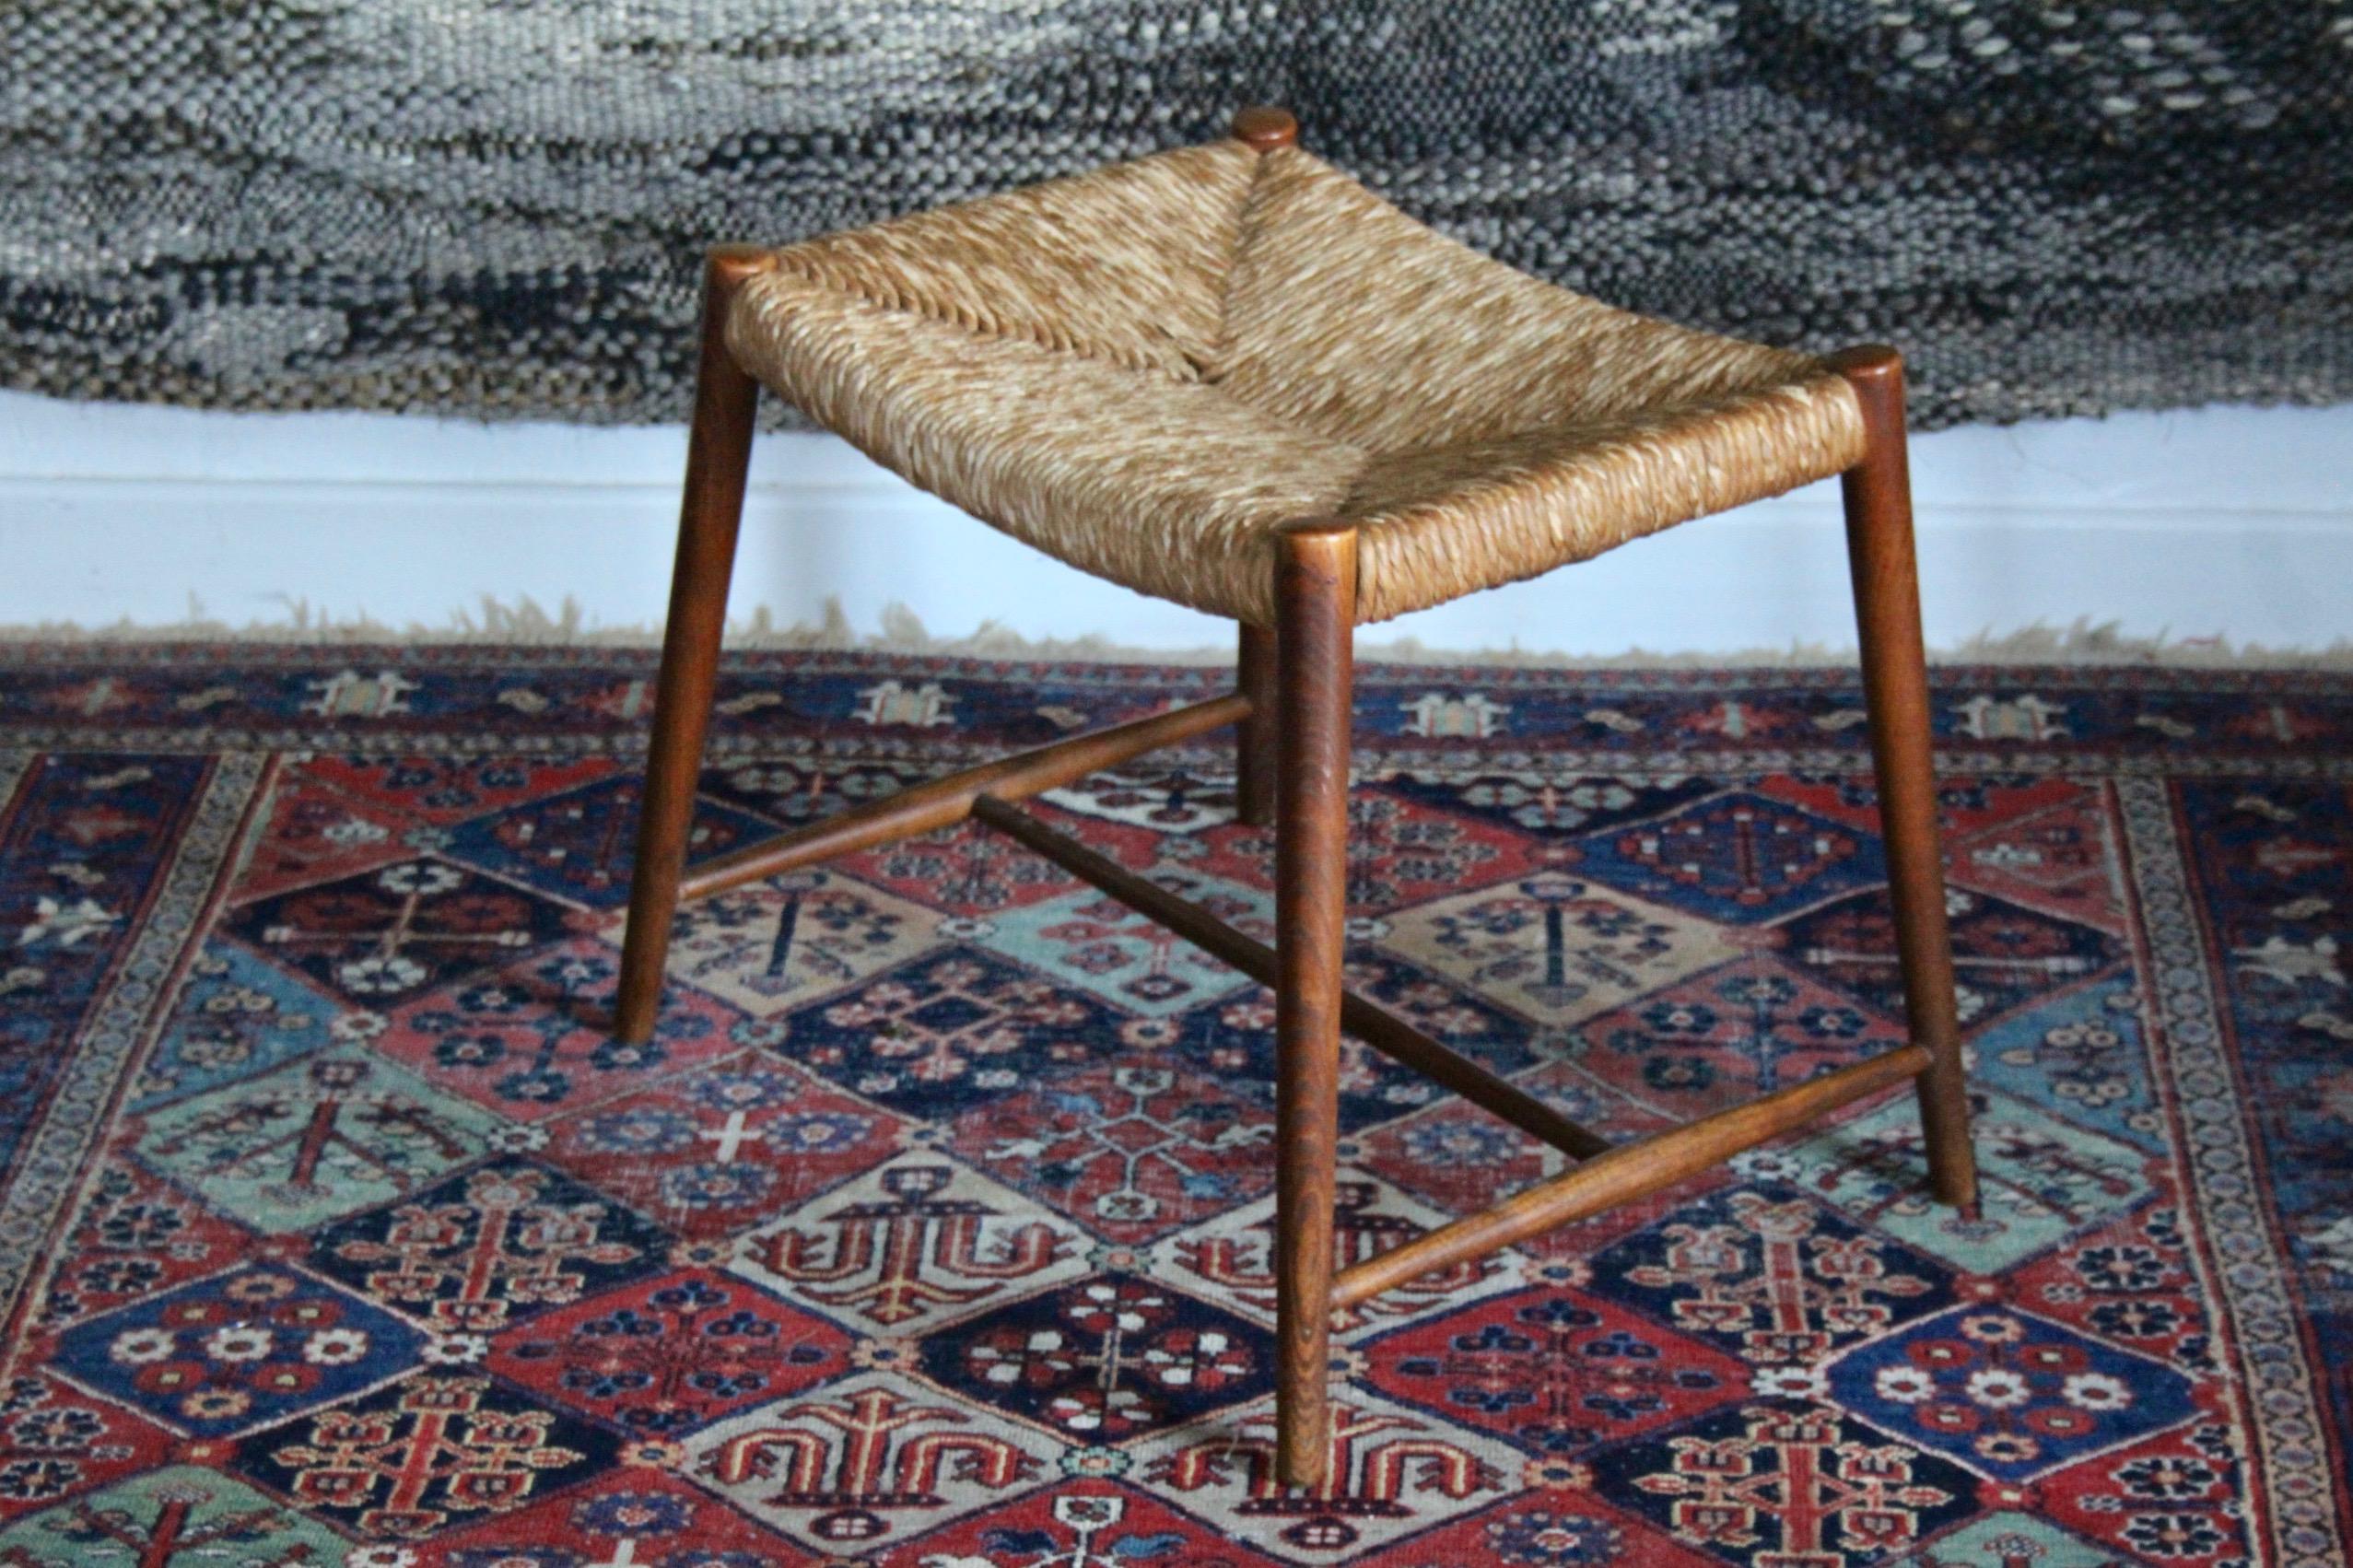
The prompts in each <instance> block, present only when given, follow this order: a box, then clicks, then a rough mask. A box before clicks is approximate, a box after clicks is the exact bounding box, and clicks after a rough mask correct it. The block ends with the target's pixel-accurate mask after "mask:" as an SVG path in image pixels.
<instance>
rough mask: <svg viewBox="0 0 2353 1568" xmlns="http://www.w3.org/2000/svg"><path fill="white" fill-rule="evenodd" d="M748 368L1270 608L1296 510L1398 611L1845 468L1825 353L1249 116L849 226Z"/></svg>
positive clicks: (1844, 425) (1021, 520) (1266, 622)
mask: <svg viewBox="0 0 2353 1568" xmlns="http://www.w3.org/2000/svg"><path fill="white" fill-rule="evenodd" d="M772 263H773V264H772V265H770V266H769V267H768V268H767V270H765V271H763V272H761V273H760V274H759V275H756V276H754V277H752V278H750V279H748V280H747V281H746V282H745V283H744V285H743V287H742V289H741V290H740V291H739V292H738V293H737V294H736V296H735V299H734V303H733V307H732V311H731V313H730V316H729V318H728V321H727V323H726V333H727V345H728V347H729V348H730V350H731V351H732V354H733V355H734V357H735V358H736V359H737V360H738V362H740V363H741V364H742V365H743V367H744V369H747V370H749V371H750V372H751V373H752V374H753V375H754V376H755V377H757V378H758V379H759V380H761V381H763V382H765V383H766V384H767V386H768V387H770V388H772V389H773V390H775V391H776V392H778V393H779V394H780V395H782V396H783V397H784V398H786V399H787V400H788V401H790V402H791V403H793V404H796V405H798V406H799V407H800V408H802V410H803V411H805V412H806V413H807V414H809V415H811V416H812V417H813V418H814V420H815V421H816V422H817V423H818V424H820V425H822V426H824V427H826V428H828V429H831V430H834V431H836V432H837V433H839V434H840V435H842V436H844V437H846V438H848V439H849V440H850V441H851V442H853V443H854V444H856V445H857V446H858V447H859V448H860V450H862V451H865V452H866V453H867V455H868V456H870V457H872V458H873V459H875V460H876V461H877V462H881V463H883V464H884V466H886V467H889V468H891V469H893V470H896V472H897V473H899V474H903V475H905V476H906V477H907V478H908V479H909V480H911V481H913V482H914V483H915V484H917V485H919V486H922V487H923V488H925V489H927V490H931V491H932V492H934V493H935V494H937V495H939V496H942V497H944V498H946V499H947V500H949V501H951V502H953V503H954V504H955V505H956V506H958V507H960V508H962V509H965V510H966V511H968V512H970V513H972V514H973V515H974V516H976V517H978V518H980V519H982V520H984V521H988V522H989V523H991V524H993V525H994V526H996V527H998V528H1000V529H1001V530H1003V531H1004V532H1007V533H1010V534H1012V535H1013V536H1014V537H1015V538H1018V539H1022V540H1024V541H1026V542H1027V543H1029V544H1033V545H1035V546H1036V547H1037V548H1039V549H1041V550H1044V551H1045V552H1047V553H1048V555H1051V556H1056V557H1058V558H1059V559H1060V560H1063V561H1065V562H1068V563H1069V564H1071V566H1074V567H1077V568H1080V569H1082V570H1084V571H1088V572H1092V573H1094V574H1095V575H1096V576H1098V577H1103V578H1107V579H1111V580H1112V581H1114V582H1118V583H1123V584H1125V585H1126V586H1128V587H1130V588H1132V589H1135V590H1137V591H1141V592H1143V593H1147V594H1151V595H1153V597H1156V598H1161V599H1168V600H1174V601H1176V603H1182V604H1188V605H1190V606H1192V607H1193V608H1195V609H1199V610H1203V611H1207V612H1210V613H1212V614H1222V615H1227V616H1231V617H1233V618H1235V619H1236V620H1240V621H1243V622H1246V623H1248V624H1251V625H1256V626H1270V625H1272V623H1273V620H1274V603H1273V571H1272V562H1273V554H1272V536H1273V534H1274V533H1275V532H1277V531H1278V530H1279V529H1280V528H1281V527H1282V525H1283V524H1284V523H1287V522H1292V521H1298V520H1302V519H1317V518H1320V519H1337V520H1340V521H1345V522H1348V523H1352V524H1353V525H1354V526H1355V528H1356V530H1357V538H1358V549H1357V583H1356V595H1355V616H1356V619H1357V620H1358V621H1359V622H1369V621H1379V620H1385V619H1387V618H1388V617H1390V616H1393V615H1399V614H1404V613H1406V612H1408V611H1411V610H1418V609H1423V608H1426V607H1428V606H1430V605H1434V604H1439V603H1445V602H1446V601H1447V600H1450V599H1455V598H1457V597H1459V596H1461V595H1462V594H1465V593H1469V592H1472V591H1476V590H1479V589H1482V588H1491V587H1493V586H1495V585H1497V584H1499V583H1504V582H1510V581H1514V580H1516V579H1521V578H1527V577H1532V576H1535V575H1537V574H1539V573H1541V572H1545V571H1550V570H1551V569H1552V568H1555V567H1560V566H1563V565H1567V564H1569V563H1571V562H1574V561H1580V560H1584V559H1586V558H1588V557H1590V556H1596V555H1598V554H1600V553H1601V552H1602V551H1604V550H1608V549H1610V548H1612V547H1614V546H1616V545H1618V544H1623V543H1625V542H1626V541H1628V540H1630V539H1634V538H1638V537H1640V536H1642V535H1644V534H1647V533H1652V532H1656V531H1658V530H1660V529H1663V528H1667V527H1669V526H1671V525H1673V524H1675V523H1678V522H1682V521H1687V520H1689V519H1691V518H1694V517H1699V516H1703V515H1704V514H1707V513H1710V512H1715V511H1721V510H1724V509H1727V508H1729V507H1734V506H1738V505H1739V504H1741V503H1742V502H1745V501H1750V500H1754V499H1757V498H1759V497H1763V496H1769V495H1774V494H1778V493H1780V492H1781V491H1784V490H1787V489H1790V488H1792V487H1793V486H1798V485H1802V484H1805V483H1808V482H1809V481H1811V480H1815V479H1820V478H1823V477H1826V476H1828V475H1830V474H1838V473H1841V472H1843V471H1844V470H1845V469H1847V468H1850V467H1852V466H1853V465H1854V464H1855V462H1858V461H1859V460H1860V458H1861V456H1862V453H1863V441H1864V431H1863V421H1862V416H1861V414H1860V411H1859V409H1858V407H1857V404H1856V402H1855V392H1854V391H1853V389H1852V388H1851V387H1850V386H1849V385H1848V383H1847V382H1846V381H1845V380H1844V379H1843V378H1841V377H1840V376H1839V375H1837V374H1836V373H1835V372H1833V371H1832V369H1829V368H1828V367H1826V366H1825V365H1824V364H1823V363H1822V362H1821V361H1820V360H1817V359H1813V358H1810V357H1806V356H1803V355H1799V354H1793V353H1788V352H1785V351H1784V350H1781V349H1775V348H1768V347H1764V346H1762V345H1757V344H1750V343H1744V342H1740V341H1738V340H1736V339H1732V338H1727V337H1721V336H1717V335H1715V334H1712V333H1701V332H1694V331H1692V330H1689V329H1687V328H1683V327H1679V326H1675V325H1672V324H1670V323H1668V322H1661V321H1656V320H1653V319H1651V318H1648V317H1644V316H1639V315H1634V314H1632V313H1629V312H1627V311H1623V310H1614V309H1611V308H1610V307H1609V306H1606V305H1603V304H1600V303H1598V302H1597V301H1595V300H1592V299H1588V298H1585V297H1583V296H1581V295H1577V294H1574V293H1571V292H1570V291H1568V290H1566V289H1563V288H1557V287H1552V286H1551V285H1549V284H1545V283H1541V282H1539V281H1538V280H1536V279H1534V278H1531V277H1528V276H1527V275H1524V274H1521V273H1518V272H1516V271H1514V270H1512V269H1511V268H1509V267H1506V266H1504V265H1502V264H1501V263H1497V262H1494V261H1493V260H1490V259H1489V258H1487V257H1484V256H1481V255H1480V254H1479V253H1478V252H1474V251H1472V250H1470V249H1469V248H1468V247H1466V246H1463V245H1460V244H1457V243H1456V242H1455V241H1453V240H1448V239H1446V237H1444V236H1443V235H1440V234H1438V233H1436V232H1435V231H1434V230H1433V229H1430V228H1426V227H1424V226H1423V225H1422V224H1420V223H1418V222H1416V221H1414V220H1413V219H1412V218H1410V217H1408V216H1405V214H1403V213H1401V212H1399V210H1398V209H1397V208H1395V207H1393V206H1391V205H1388V204H1387V203H1386V202H1383V201H1382V200H1380V199H1379V198H1378V197H1376V196H1375V195H1374V194H1373V193H1371V192H1369V191H1367V190H1366V189H1365V188H1364V186H1362V185H1360V184H1359V183H1357V182H1356V181H1354V180H1352V179H1351V178H1349V177H1348V176H1347V175H1345V174H1342V173H1341V172H1340V171H1339V170H1336V169H1334V168H1332V167H1331V166H1330V165H1329V164H1328V163H1325V162H1324V161H1322V160H1321V159H1319V158H1316V157H1314V156H1313V155H1312V154H1310V153H1307V152H1305V151H1303V150H1301V149H1300V148H1298V147H1297V146H1270V147H1267V148H1265V149H1263V150H1262V149H1260V148H1258V147H1254V146H1250V145H1249V144H1247V142H1245V141H1242V140H1240V139H1238V138H1236V139H1231V140H1227V141H1223V142H1219V143H1215V144H1212V145H1210V146H1196V147H1186V148H1182V149H1179V150H1176V151H1173V152H1167V153H1161V154H1157V155H1154V156H1153V157H1149V158H1141V159H1137V160H1135V161H1133V162H1130V163H1124V164H1117V165H1113V166H1111V167H1109V168H1106V169H1103V170H1095V171H1094V172H1091V173H1086V174H1082V175H1078V176H1075V177H1072V178H1070V179H1064V180H1058V181H1050V182H1048V183H1045V184H1041V185H1035V186H1031V187H1028V188H1026V189H1023V190H1019V191H1015V192H1013V193H1009V194H1006V195H1001V196H995V197H990V198H988V199H986V200H982V201H977V202H971V203H966V204H964V205H956V206H950V207H943V208H939V209H935V210H933V211H931V212H926V213H921V214H919V215H916V216H911V217H906V218H901V219H897V220H895V221H892V222H888V223H884V224H880V225H876V226H874V227H872V228H862V229H856V230H851V231H849V232H845V233H840V234H835V235H829V236H825V237H824V238H821V239H817V240H810V241H807V242H805V243H802V244H797V245H791V246H787V247H784V248H782V249H780V250H778V251H776V252H773V253H772Z"/></svg>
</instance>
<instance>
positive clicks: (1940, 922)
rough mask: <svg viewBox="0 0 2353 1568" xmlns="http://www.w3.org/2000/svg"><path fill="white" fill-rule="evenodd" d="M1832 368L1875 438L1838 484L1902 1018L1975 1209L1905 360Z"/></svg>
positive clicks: (1927, 1123)
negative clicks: (1907, 435)
mask: <svg viewBox="0 0 2353 1568" xmlns="http://www.w3.org/2000/svg"><path fill="white" fill-rule="evenodd" d="M1831 363H1832V367H1833V368H1834V369H1836V370H1837V371H1838V372H1839V373H1840V374H1841V375H1843V376H1844V377H1845V378H1846V380H1848V382H1849V383H1850V384H1852V385H1853V386H1854V388H1855V396H1856V397H1857V398H1858V399H1859V400H1860V401H1861V403H1862V405H1863V422H1864V425H1865V427H1866V428H1867V430H1868V431H1869V435H1870V444H1869V450H1868V451H1867V454H1866V455H1865V457H1864V459H1863V461H1862V462H1861V463H1859V464H1857V465H1856V466H1855V467H1854V468H1852V469H1850V470H1848V471H1847V473H1846V475H1845V477H1844V481H1843V484H1844V494H1845V500H1846V549H1847V559H1848V563H1849V565H1850V567H1851V568H1852V569H1853V572H1854V577H1855V621H1856V624H1857V626H1858V627H1859V629H1860V631H1861V634H1862V644H1863V693H1864V698H1865V700H1866V701H1867V703H1868V705H1869V708H1870V723H1871V760H1872V764H1873V766H1874V767H1875V768H1876V770H1877V772H1878V774H1879V821H1880V831H1881V833H1882V835H1883V836H1884V837H1885V840H1886V844H1887V861H1888V890H1889V895H1890V898H1891V901H1892V903H1893V905H1894V907H1895V928H1896V950H1897V954H1898V956H1899V959H1900V961H1901V963H1902V967H1903V998H1904V1009H1905V1012H1906V1014H1907V1015H1908V1018H1909V1020H1910V1024H1911V1030H1912V1042H1913V1044H1914V1045H1916V1046H1921V1047H1926V1050H1927V1052H1928V1055H1929V1066H1928V1068H1927V1070H1926V1071H1924V1072H1923V1073H1922V1074H1921V1075H1920V1080H1919V1087H1920V1119H1921V1124H1922V1127H1923V1129H1924V1130H1925V1132H1926V1138H1927V1144H1928V1176H1929V1184H1930V1186H1931V1187H1932V1188H1934V1189H1935V1192H1936V1195H1937V1198H1939V1199H1942V1200H1943V1201H1945V1202H1947V1203H1950V1204H1954V1205H1957V1206H1960V1207H1962V1208H1969V1207H1972V1206H1973V1205H1974V1204H1975V1203H1976V1201H1977V1158H1976V1153H1975V1151H1974V1150H1973V1148H1972V1147H1971V1144H1970V1139H1969V1086H1968V1083H1967V1081H1966V1079H1965V1077H1964V1075H1963V1073H1962V1071H1961V1018H1960V1012H1959V1008H1958V1004H1957V1002H1956V1000H1955V998H1954V993H1953V964H1952V939H1951V935H1950V933H1949V930H1948V929H1947V924H1946V919H1945V875H1944V857H1943V850H1942V849H1941V848H1940V847H1939V845H1938V842H1937V779H1936V772H1935V768H1934V765H1933V763H1932V761H1931V757H1930V753H1929V708H1928V672H1927V663H1926V658H1925V656H1924V653H1923V650H1922V647H1921V633H1920V582H1919V568H1918V566H1917V564H1916V562H1915V560H1914V550H1913V539H1912V481H1911V474H1910V467H1909V463H1908V461H1907V458H1906V454H1905V450H1904V433H1903V358H1902V356H1901V355H1899V354H1898V353H1897V352H1896V351H1895V350H1894V349H1892V348H1885V347H1879V346H1871V347H1864V348H1853V349H1849V350H1847V351H1846V352H1845V353H1844V354H1840V355H1838V356H1836V357H1833V358H1832V361H1831Z"/></svg>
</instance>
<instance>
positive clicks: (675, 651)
mask: <svg viewBox="0 0 2353 1568" xmlns="http://www.w3.org/2000/svg"><path fill="white" fill-rule="evenodd" d="M767 264H769V263H768V257H767V253H766V252H758V251H740V250H734V249H729V250H722V251H717V252H713V253H712V255H711V258H710V262H709V264H708V266H707V268H706V269H705V271H704V275H703V336H702V360H701V364H700V366H699V368H698V369H697V375H696V381H695V423H694V427H693V429H692V431H691V432H690V434H689V435H688V437H687V440H686V484H685V498H684V500H683V502H682V504H681V507H680V510H679V519H678V556H677V561H676V564H675V566H674V567H673V569H672V572H671V578H670V619H669V621H668V623H667V625H666V626H664V628H663V631H662V638H661V684H660V685H659V686H658V688H657V689H656V691H655V693H654V704H653V743H652V746H651V749H650V751H649V753H648V755H647V758H646V791H645V800H644V803H643V804H642V806H641V807H640V808H639V810H638V850H637V864H636V866H635V868H634V870H633V873H632V875H631V878H630V883H629V923H628V929H627V932H626V935H625V936H624V937H623V939H622V946H621V994H620V997H619V1000H618V1002H617V1004H616V1006H615V1014H614V1024H613V1032H614V1034H615V1036H618V1037H619V1038H620V1039H622V1040H624V1041H626V1042H629V1043H632V1044H635V1043H637V1042H640V1041H643V1040H645V1039H647V1038H648V1037H649V1036H651V1035H652V1034H653V1025H654V1014H655V1013H656V1012H658V1011H659V1010H660V1008H661V967H662V961H663V960H664V959H665V958H666V957H667V956H668V955H669V952H670V925H671V919H672V917H673V916H674V915H675V914H676V913H677V911H678V879H679V877H680V875H681V874H683V873H684V872H685V868H686V840H687V835H688V832H689V830H690V828H691V825H692V823H693V819H694V814H695V780H696V775H697V772H698V770H699V769H700V768H701V766H702V758H703V731H704V729H705V727H706V726H707V725H708V722H709V719H710V707H711V688H712V686H713V685H714V684H715V683H716V681H717V679H718V675H719V641H720V632H721V631H722V630H723V629H724V628H725V626H726V624H727V583H728V579H729V577H730V576H731V575H732V572H733V570H734V568H735V533H736V528H737V525H738V524H739V523H740V522H741V521H743V475H744V470H745V468H746V466H747V464H748V463H749V462H750V461H751V455H752V420H753V415H755V413H756V412H757V409H758V405H759V392H760V389H759V383H758V382H756V381H755V380H753V379H752V378H751V377H750V376H747V375H745V374H744V373H743V369H742V368H741V367H740V366H738V365H737V364H736V363H735V360H734V358H733V357H732V356H731V355H730V354H729V353H728V351H727V339H726V328H727V312H728V307H729V305H730V304H731V302H732V300H733V298H734V297H735V291H736V289H737V288H738V287H741V286H742V285H743V281H744V280H745V279H746V278H748V277H750V276H752V275H754V274H755V273H757V272H760V271H763V270H765V269H766V266H767Z"/></svg>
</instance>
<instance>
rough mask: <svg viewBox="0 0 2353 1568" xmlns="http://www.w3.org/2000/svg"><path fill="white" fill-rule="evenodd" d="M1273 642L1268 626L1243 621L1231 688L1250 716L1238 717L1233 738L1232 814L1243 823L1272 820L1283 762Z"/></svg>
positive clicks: (1263, 824) (1259, 824) (1261, 823)
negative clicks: (1245, 703)
mask: <svg viewBox="0 0 2353 1568" xmlns="http://www.w3.org/2000/svg"><path fill="white" fill-rule="evenodd" d="M1274 644H1275V634H1274V633H1273V632H1272V631H1271V630H1270V629H1268V628H1267V627H1265V626H1252V625H1250V624H1249V623H1248V622H1247V621H1245V622H1243V623H1242V627H1241V643H1240V647H1239V649H1238V650H1237V657H1236V658H1235V661H1234V688H1235V690H1236V691H1238V692H1240V693H1241V694H1242V695H1243V696H1247V697H1248V698H1249V699H1250V717H1248V718H1247V719H1245V720H1242V725H1241V733H1240V735H1239V736H1238V737H1237V744H1236V750H1237V753H1238V762H1239V766H1237V767H1236V769H1235V780H1234V816H1235V821H1237V822H1239V823H1241V824H1242V825H1244V826H1246V827H1268V826H1271V825H1273V823H1274V815H1275V804H1274V780H1275V773H1276V769H1277V767H1278V766H1280V764H1281V761H1282V759H1281V757H1280V756H1279V755H1277V753H1276V750H1275V706H1276V704H1277V703H1278V702H1279V701H1280V700H1281V699H1280V698H1279V697H1278V696H1276V695H1275V657H1274Z"/></svg>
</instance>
